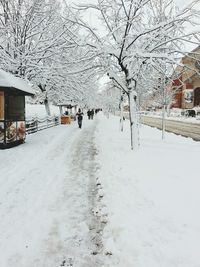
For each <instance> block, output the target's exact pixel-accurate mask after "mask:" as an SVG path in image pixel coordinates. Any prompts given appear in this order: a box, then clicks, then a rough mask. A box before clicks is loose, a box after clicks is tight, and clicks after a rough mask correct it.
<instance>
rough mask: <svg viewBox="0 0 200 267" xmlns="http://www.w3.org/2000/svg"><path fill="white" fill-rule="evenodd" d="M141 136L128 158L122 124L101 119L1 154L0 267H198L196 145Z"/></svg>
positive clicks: (156, 134) (199, 148)
mask: <svg viewBox="0 0 200 267" xmlns="http://www.w3.org/2000/svg"><path fill="white" fill-rule="evenodd" d="M85 117H86V116H85ZM140 132H141V140H140V143H141V146H140V148H139V149H138V150H137V151H131V150H130V144H129V143H130V139H129V129H128V121H125V130H124V132H123V133H121V132H120V131H119V118H118V117H112V116H110V118H109V119H108V118H106V117H104V116H103V115H101V114H99V115H98V117H96V118H95V119H94V121H88V120H87V119H86V118H84V121H83V128H82V129H78V127H77V124H76V122H74V123H72V124H71V125H59V126H56V127H53V128H50V129H47V130H43V131H41V132H38V133H35V134H32V135H29V136H27V138H26V143H25V144H22V145H20V146H18V147H15V148H12V149H8V150H0V170H1V176H0V183H1V186H0V218H1V220H0V229H1V235H0V251H1V257H0V266H2V267H13V266H14V267H36V266H37V267H60V266H76V267H96V266H98V267H100V266H106V267H114V266H119V267H122V266H123V267H133V266H134V267H161V266H162V267H199V266H200V260H199V247H200V215H199V213H198V204H199V203H200V194H199V185H200V182H199V175H198V173H199V165H198V161H199V152H200V144H199V142H195V141H193V140H191V139H187V138H184V137H180V136H176V135H174V134H169V133H167V134H166V137H167V139H166V141H164V142H162V141H161V132H160V131H159V130H156V129H154V128H150V127H147V126H142V127H141V129H140ZM97 185H98V190H97ZM95 192H96V193H95ZM94 193H95V194H96V200H95V198H94V197H93V196H92V195H93V194H94ZM91 210H92V212H93V213H95V214H98V215H97V217H96V218H97V220H100V221H101V222H103V223H102V224H101V225H105V227H104V228H103V227H102V228H101V226H99V225H98V226H97V223H94V222H93V221H94V218H93V217H92V212H91ZM91 226H92V227H91ZM95 227H96V228H98V227H100V228H101V229H100V230H101V231H103V233H102V236H101V235H100V236H98V237H100V238H101V239H102V240H100V241H99V243H101V241H102V244H103V245H102V248H101V249H100V250H99V251H98V254H97V255H93V254H92V252H94V250H95V244H94V240H96V239H95V236H94V232H95V231H96V230H99V229H93V230H94V231H93V230H92V231H93V232H91V229H92V228H95ZM95 242H96V241H95Z"/></svg>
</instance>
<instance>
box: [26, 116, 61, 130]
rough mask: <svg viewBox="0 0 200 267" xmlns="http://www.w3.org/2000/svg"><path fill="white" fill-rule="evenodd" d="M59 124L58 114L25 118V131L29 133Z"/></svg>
mask: <svg viewBox="0 0 200 267" xmlns="http://www.w3.org/2000/svg"><path fill="white" fill-rule="evenodd" d="M58 124H60V118H59V116H53V117H45V118H37V117H35V118H31V119H27V120H26V133H27V134H31V133H35V132H37V131H41V130H44V129H47V128H50V127H53V126H56V125H58Z"/></svg>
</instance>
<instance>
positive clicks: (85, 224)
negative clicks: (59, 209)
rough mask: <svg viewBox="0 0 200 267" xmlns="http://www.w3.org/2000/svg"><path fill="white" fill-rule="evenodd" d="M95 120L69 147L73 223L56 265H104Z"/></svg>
mask: <svg viewBox="0 0 200 267" xmlns="http://www.w3.org/2000/svg"><path fill="white" fill-rule="evenodd" d="M96 123H97V120H95V121H94V122H91V125H90V126H89V127H87V128H86V129H84V128H83V129H81V131H82V132H81V134H80V136H79V138H78V140H76V142H75V144H74V147H73V150H72V160H71V164H70V166H71V167H70V169H71V170H70V177H71V179H70V180H71V183H73V186H72V188H74V187H75V188H76V189H77V190H75V191H73V192H71V197H73V199H74V202H73V209H74V212H72V213H71V218H72V220H73V221H74V224H75V225H76V226H74V232H73V235H71V237H69V239H68V241H67V247H68V249H67V253H66V254H65V257H64V259H63V261H62V262H61V264H60V266H76V267H101V266H106V265H105V255H104V247H103V242H102V233H103V228H104V226H105V224H106V217H105V216H104V217H102V215H101V199H102V198H103V193H102V188H101V183H100V181H99V178H98V177H97V175H96V172H97V171H98V165H97V163H96V162H95V157H96V155H97V153H98V152H97V149H96V147H95V140H94V138H95V137H94V133H95V129H96ZM68 189H69V188H68ZM68 197H70V195H69V193H68Z"/></svg>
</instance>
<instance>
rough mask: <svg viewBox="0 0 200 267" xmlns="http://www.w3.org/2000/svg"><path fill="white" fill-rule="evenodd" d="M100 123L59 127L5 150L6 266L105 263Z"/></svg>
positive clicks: (1, 206) (2, 213)
mask: <svg viewBox="0 0 200 267" xmlns="http://www.w3.org/2000/svg"><path fill="white" fill-rule="evenodd" d="M95 127H96V121H94V122H93V121H92V122H85V125H84V127H83V129H81V130H80V129H78V128H77V125H76V123H74V124H72V125H70V126H66V125H61V126H57V127H54V128H51V129H48V130H45V131H43V132H40V133H37V134H34V135H32V136H28V138H27V141H26V143H25V144H24V145H21V146H18V147H16V148H13V149H10V150H4V151H0V170H1V176H0V185H1V186H0V218H1V220H0V251H1V252H0V253H1V254H0V266H2V267H11V266H12V267H59V266H76V267H84V266H85V267H86V266H87V267H89V266H91V267H95V266H97V267H99V266H102V256H101V250H102V244H101V235H99V234H98V233H100V232H101V227H102V226H101V224H99V222H98V217H97V216H94V215H93V212H92V211H94V210H95V208H96V207H95V205H96V198H97V196H96V194H97V190H96V186H97V185H96V179H97V177H96V176H95V172H96V169H97V168H98V166H97V165H96V164H95V154H96V148H95V145H94V142H93V138H94V131H95ZM96 234H97V235H96ZM96 254H97V255H96Z"/></svg>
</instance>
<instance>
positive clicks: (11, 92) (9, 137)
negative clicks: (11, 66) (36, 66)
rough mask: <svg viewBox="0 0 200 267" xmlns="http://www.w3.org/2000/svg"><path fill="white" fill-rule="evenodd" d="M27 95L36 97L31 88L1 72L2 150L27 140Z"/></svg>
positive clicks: (0, 135) (18, 79)
mask: <svg viewBox="0 0 200 267" xmlns="http://www.w3.org/2000/svg"><path fill="white" fill-rule="evenodd" d="M25 95H29V96H32V95H34V91H33V90H32V88H31V86H30V85H29V84H28V83H26V82H25V81H24V80H22V79H20V78H17V77H15V76H13V75H12V74H10V73H7V72H5V71H3V70H0V149H4V148H10V147H13V146H16V145H18V144H20V143H23V142H24V140H25V136H26V125H25Z"/></svg>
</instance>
